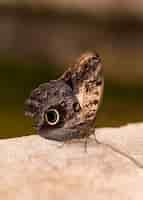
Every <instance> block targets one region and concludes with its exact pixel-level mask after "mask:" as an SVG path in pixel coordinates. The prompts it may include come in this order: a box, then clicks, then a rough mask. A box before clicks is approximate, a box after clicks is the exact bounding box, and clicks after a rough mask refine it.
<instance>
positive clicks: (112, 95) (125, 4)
mask: <svg viewBox="0 0 143 200" xmlns="http://www.w3.org/2000/svg"><path fill="white" fill-rule="evenodd" d="M88 50H94V51H95V50H96V51H97V52H99V53H100V55H101V56H102V60H103V64H104V73H105V95H104V102H103V105H102V107H101V110H100V112H99V115H98V118H97V127H99V126H102V127H103V126H119V125H122V124H126V123H129V122H139V121H142V119H143V112H142V101H143V94H142V88H143V1H141V0H136V1H135V0H132V1H129V0H124V1H122V0H116V1H115V0H114V1H113V0H84V1H82V0H75V1H74V0H69V1H66V0H59V1H57V0H51V1H48V0H35V1H34V0H33V1H32V0H23V1H20V2H16V1H14V0H13V1H12V0H11V1H10V0H7V1H4V0H3V1H0V91H1V94H0V111H1V112H0V121H1V127H0V137H1V138H4V137H14V136H20V135H27V134H31V133H33V130H32V127H31V121H30V120H29V119H27V118H25V117H24V115H23V110H24V100H25V98H27V96H28V95H29V93H30V90H31V89H33V88H35V87H36V86H37V85H38V84H39V83H42V82H45V81H48V80H49V79H55V78H57V77H58V76H59V75H60V74H61V73H62V72H63V71H64V70H65V68H66V67H67V66H68V65H69V64H72V63H74V61H75V59H76V58H77V57H78V56H79V55H80V54H81V53H83V52H85V51H88Z"/></svg>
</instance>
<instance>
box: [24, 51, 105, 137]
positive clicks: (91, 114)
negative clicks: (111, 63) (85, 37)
mask: <svg viewBox="0 0 143 200" xmlns="http://www.w3.org/2000/svg"><path fill="white" fill-rule="evenodd" d="M103 87H104V79H103V72H102V65H101V59H100V56H99V55H98V54H94V53H86V54H84V55H82V56H81V57H80V58H79V59H78V61H77V62H76V64H75V65H74V66H73V67H71V68H68V69H67V70H66V71H65V73H64V74H63V75H62V76H61V77H60V78H59V79H58V80H51V81H49V82H48V83H44V84H41V85H40V86H39V87H38V88H36V89H34V90H33V91H32V92H31V95H30V97H29V98H28V99H27V100H26V112H25V113H26V115H28V116H31V117H32V118H34V121H35V127H36V129H37V131H38V133H39V134H40V135H42V136H43V137H45V138H48V139H53V140H58V141H65V140H70V139H77V138H84V137H87V136H89V135H91V134H93V133H94V127H95V119H96V114H97V110H98V108H99V105H100V103H101V99H102V95H103ZM50 120H51V121H50Z"/></svg>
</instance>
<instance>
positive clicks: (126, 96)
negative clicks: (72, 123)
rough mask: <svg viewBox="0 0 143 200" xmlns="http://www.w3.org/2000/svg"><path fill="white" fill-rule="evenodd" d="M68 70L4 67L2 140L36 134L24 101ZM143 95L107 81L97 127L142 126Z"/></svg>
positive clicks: (0, 75)
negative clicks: (44, 83)
mask: <svg viewBox="0 0 143 200" xmlns="http://www.w3.org/2000/svg"><path fill="white" fill-rule="evenodd" d="M63 71H64V68H62V67H60V66H54V65H50V64H40V63H39V64H37V65H35V64H30V63H29V64H28V63H27V64H21V63H18V62H15V61H10V60H9V61H6V60H5V61H2V62H1V63H0V91H1V95H0V111H1V112H0V122H1V126H0V138H7V137H15V136H23V135H29V134H33V133H35V130H34V129H33V128H32V121H31V120H30V119H28V118H27V117H25V116H24V101H25V99H26V98H27V97H28V95H29V93H30V91H31V90H32V89H33V88H35V87H37V86H38V85H39V84H40V83H43V82H46V81H48V80H49V79H56V78H57V77H58V76H60V74H62V73H63ZM142 102H143V94H142V91H141V88H140V87H137V86H135V87H133V86H132V87H130V86H124V87H123V86H120V85H119V84H118V82H117V83H115V82H114V83H112V82H111V81H110V80H106V77H105V93H104V99H103V104H102V106H101V109H100V111H99V113H98V116H97V123H96V126H97V127H104V126H120V125H123V124H126V123H129V122H140V121H142V119H143V112H142V109H141V108H142Z"/></svg>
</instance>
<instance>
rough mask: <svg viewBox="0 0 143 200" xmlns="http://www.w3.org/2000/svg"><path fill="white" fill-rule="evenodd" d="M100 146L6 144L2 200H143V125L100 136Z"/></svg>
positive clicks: (33, 140) (0, 143)
mask: <svg viewBox="0 0 143 200" xmlns="http://www.w3.org/2000/svg"><path fill="white" fill-rule="evenodd" d="M96 136H97V137H96V138H97V140H98V141H99V142H100V143H99V144H97V143H96V142H95V140H94V138H91V139H89V141H88V146H87V153H85V151H84V142H83V140H82V141H74V142H71V143H70V144H69V143H68V144H64V145H63V146H61V144H60V143H58V142H54V141H49V140H45V139H43V138H41V137H40V136H38V135H32V136H27V137H21V138H14V139H7V140H0V153H1V156H0V199H2V200H80V199H82V200H92V199H96V200H112V199H113V200H121V199H122V200H139V199H142V198H143V124H134V125H127V126H124V127H121V128H102V129H97V130H96Z"/></svg>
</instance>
